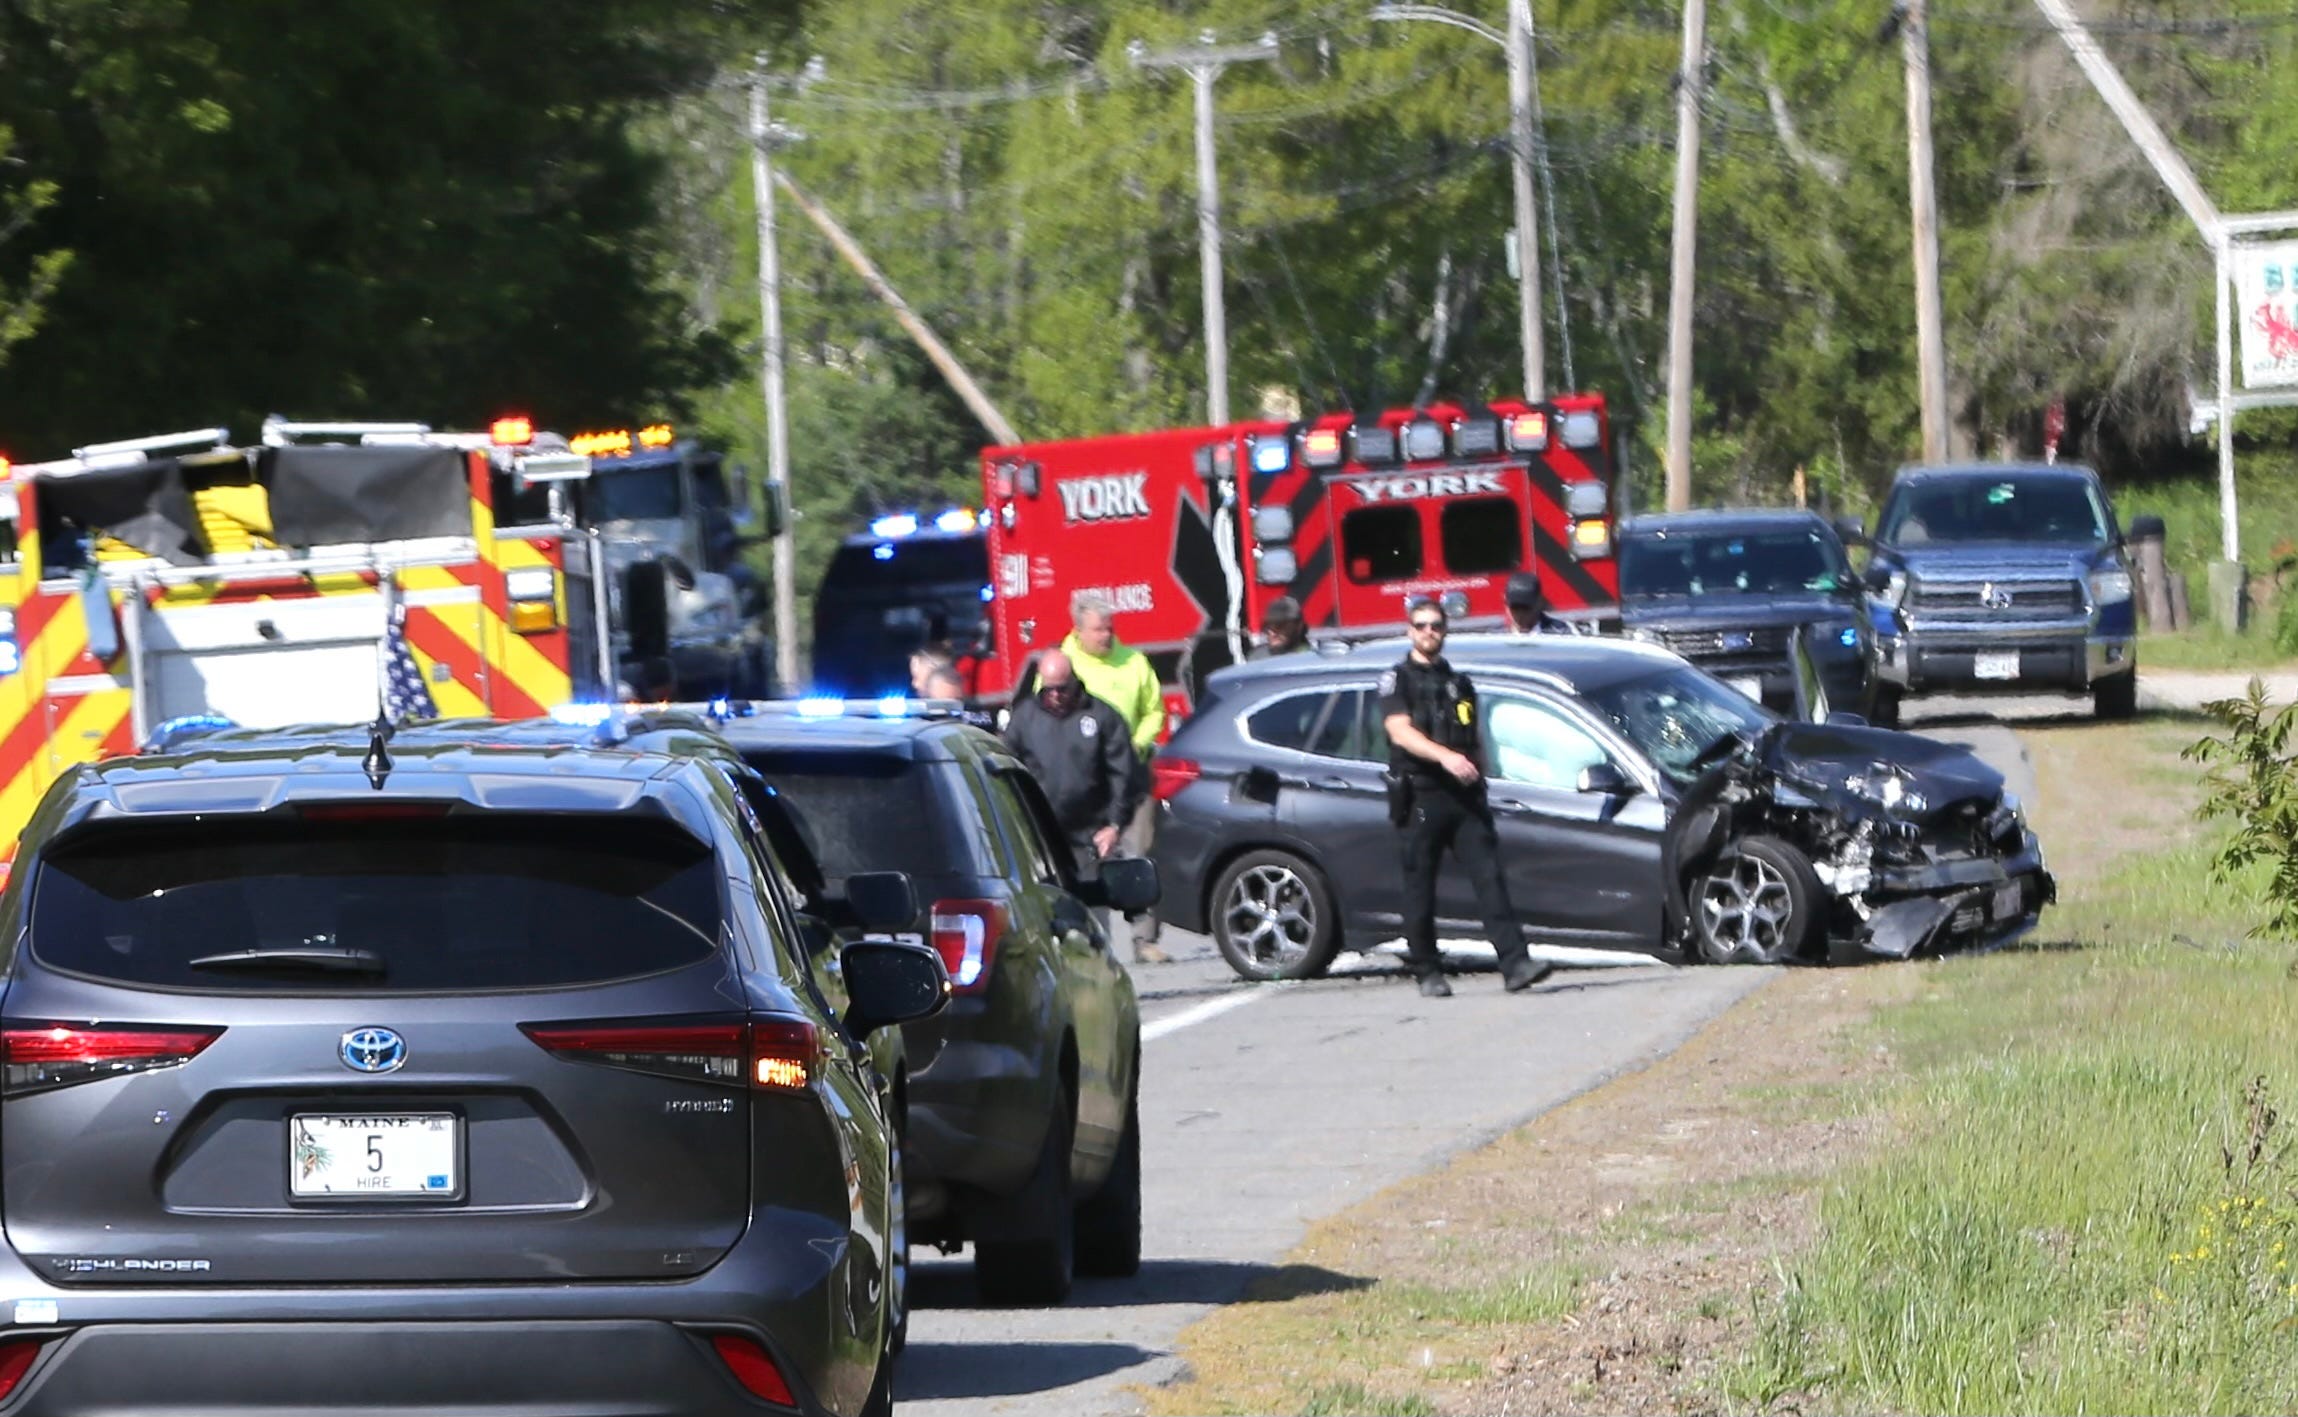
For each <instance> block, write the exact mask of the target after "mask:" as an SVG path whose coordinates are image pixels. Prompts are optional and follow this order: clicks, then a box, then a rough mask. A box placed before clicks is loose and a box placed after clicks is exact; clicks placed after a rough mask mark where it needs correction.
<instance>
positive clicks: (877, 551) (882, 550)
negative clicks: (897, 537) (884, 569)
mask: <svg viewBox="0 0 2298 1417" xmlns="http://www.w3.org/2000/svg"><path fill="white" fill-rule="evenodd" d="M870 554H871V555H872V556H875V557H877V558H878V559H879V560H881V561H891V560H893V559H894V548H893V547H891V546H887V545H885V544H884V543H883V542H881V543H879V544H878V545H876V546H873V547H871V548H870Z"/></svg>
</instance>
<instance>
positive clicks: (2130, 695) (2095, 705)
mask: <svg viewBox="0 0 2298 1417" xmlns="http://www.w3.org/2000/svg"><path fill="white" fill-rule="evenodd" d="M2091 714H2092V716H2093V717H2095V718H2100V719H2104V720H2106V721H2107V722H2110V723H2119V722H2121V721H2122V720H2123V719H2126V718H2135V717H2137V716H2138V668H2137V666H2135V665H2134V666H2132V668H2131V671H2130V672H2129V673H2128V674H2117V675H2115V676H2114V677H2112V678H2110V679H2101V680H2099V681H2098V682H2097V683H2096V684H2093V685H2091Z"/></svg>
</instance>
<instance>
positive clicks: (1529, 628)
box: [1501, 571, 1584, 635]
mask: <svg viewBox="0 0 2298 1417" xmlns="http://www.w3.org/2000/svg"><path fill="white" fill-rule="evenodd" d="M1501 599H1502V601H1503V603H1504V604H1506V606H1507V607H1508V633H1510V634H1512V635H1577V634H1582V633H1584V632H1583V631H1582V630H1581V629H1580V627H1579V626H1577V625H1574V624H1573V623H1572V622H1571V621H1569V620H1565V619H1561V618H1559V617H1557V616H1555V615H1551V614H1549V613H1548V597H1547V596H1546V595H1545V594H1544V593H1543V592H1542V591H1541V589H1540V576H1539V573H1538V572H1536V571H1518V572H1517V573H1516V574H1514V575H1512V576H1510V577H1509V578H1508V588H1507V590H1506V591H1505V592H1504V593H1503V595H1502V597H1501Z"/></svg>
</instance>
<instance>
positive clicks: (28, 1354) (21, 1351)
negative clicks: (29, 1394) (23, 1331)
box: [0, 1338, 48, 1398]
mask: <svg viewBox="0 0 2298 1417" xmlns="http://www.w3.org/2000/svg"><path fill="white" fill-rule="evenodd" d="M47 1346H48V1340H46V1339H44V1338H19V1339H17V1340H16V1341H15V1342H13V1343H0V1398H6V1397H7V1396H8V1395H9V1394H10V1393H12V1392H14V1391H15V1390H16V1384H18V1383H20V1382H22V1381H24V1375H25V1374H26V1373H29V1372H31V1371H32V1362H33V1360H34V1359H36V1358H38V1357H39V1356H40V1350H41V1349H42V1348H45V1347H47Z"/></svg>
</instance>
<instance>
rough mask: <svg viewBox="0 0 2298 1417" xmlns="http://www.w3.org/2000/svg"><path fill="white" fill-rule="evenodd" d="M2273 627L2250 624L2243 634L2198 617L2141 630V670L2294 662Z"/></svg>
mask: <svg viewBox="0 0 2298 1417" xmlns="http://www.w3.org/2000/svg"><path fill="white" fill-rule="evenodd" d="M2273 631H2274V627H2273V626H2272V625H2270V624H2253V625H2252V626H2251V627H2250V630H2249V631H2248V632H2247V633H2245V634H2236V633H2234V632H2233V631H2231V630H2228V629H2226V628H2225V627H2224V626H2222V625H2218V624H2214V623H2212V622H2210V621H2207V620H2205V621H2201V622H2199V623H2197V624H2194V625H2191V626H2189V627H2188V628H2186V629H2184V630H2176V631H2172V630H2163V631H2155V630H2148V631H2144V632H2142V633H2141V634H2140V636H2139V644H2138V663H2139V671H2140V673H2141V674H2143V673H2145V672H2146V671H2147V670H2150V669H2197V670H2212V669H2235V670H2239V669H2285V668H2290V667H2293V666H2298V655H2294V654H2288V653H2285V652H2284V651H2283V650H2282V648H2281V647H2280V646H2279V645H2277V644H2276V643H2275V642H2274V641H2275V637H2274V633H2273Z"/></svg>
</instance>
